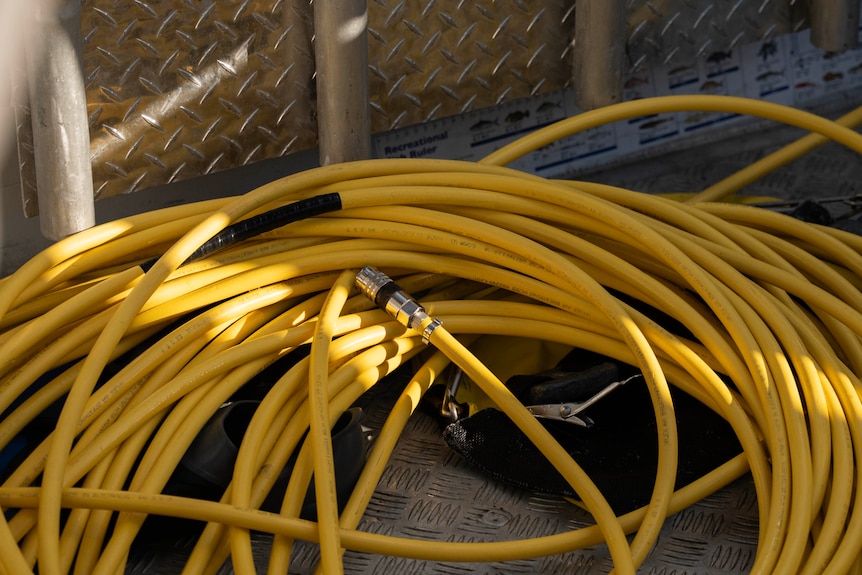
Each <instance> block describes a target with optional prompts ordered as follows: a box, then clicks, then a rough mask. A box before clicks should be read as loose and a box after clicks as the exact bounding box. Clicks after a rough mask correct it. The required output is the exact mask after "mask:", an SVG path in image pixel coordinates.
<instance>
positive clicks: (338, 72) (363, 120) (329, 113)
mask: <svg viewBox="0 0 862 575" xmlns="http://www.w3.org/2000/svg"><path fill="white" fill-rule="evenodd" d="M314 59H315V64H316V66H317V72H316V75H317V126H318V140H319V146H320V163H321V164H322V165H325V164H333V163H338V162H347V161H351V160H363V159H367V158H369V157H371V118H370V113H369V105H368V103H369V90H368V6H367V1H366V0H317V1H316V2H315V3H314Z"/></svg>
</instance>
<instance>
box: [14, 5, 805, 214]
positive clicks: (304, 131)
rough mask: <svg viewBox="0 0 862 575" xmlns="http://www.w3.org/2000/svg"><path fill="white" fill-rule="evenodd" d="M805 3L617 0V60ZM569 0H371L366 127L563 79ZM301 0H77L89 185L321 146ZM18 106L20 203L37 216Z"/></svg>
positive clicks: (703, 44) (773, 30)
mask: <svg viewBox="0 0 862 575" xmlns="http://www.w3.org/2000/svg"><path fill="white" fill-rule="evenodd" d="M801 4H802V2H801V1H796V2H794V0H714V1H704V0H649V1H648V0H626V2H625V8H626V10H627V17H628V33H627V37H626V38H621V39H620V41H621V42H622V41H625V42H626V43H627V47H628V49H627V54H628V59H629V62H628V67H629V68H630V69H632V70H634V69H639V68H642V67H644V66H647V65H654V64H656V63H659V64H661V65H674V64H676V63H686V62H689V61H691V59H693V58H696V57H716V58H718V57H721V56H722V55H723V54H724V53H725V52H726V51H729V50H732V49H733V48H734V47H735V46H736V45H738V44H740V43H744V42H750V41H753V40H757V39H760V38H763V37H768V36H770V35H774V34H778V33H782V32H786V31H789V30H792V29H794V28H798V27H801V26H805V14H804V10H803V8H802V6H801ZM574 8H575V4H574V2H573V0H478V1H475V2H474V1H470V2H467V1H465V0H415V1H413V0H410V1H408V0H369V3H368V17H369V22H368V26H369V63H370V66H369V67H370V70H369V82H370V87H371V101H370V105H371V108H372V117H371V118H372V131H374V132H383V131H387V130H391V129H393V128H397V127H403V126H407V125H413V124H418V123H421V122H425V121H428V120H430V119H435V118H441V117H446V116H451V115H454V114H458V113H461V112H464V111H468V110H475V109H480V108H485V107H488V106H493V105H495V104H499V103H501V102H504V101H509V100H514V99H517V98H523V97H527V96H530V95H535V94H541V93H545V92H551V91H556V90H560V89H562V88H565V87H566V86H567V85H568V84H569V83H570V77H571V68H572V63H571V50H572V45H573V43H572V31H573V30H574V12H575V10H574ZM312 9H313V6H312V3H311V2H310V0H215V1H214V0H83V1H82V14H83V15H82V36H83V39H84V75H85V78H86V87H87V100H88V112H89V121H90V137H91V157H92V165H93V172H94V182H95V190H96V195H97V197H106V196H111V195H116V194H122V193H128V192H133V191H137V190H141V189H145V188H149V187H152V186H156V185H159V184H164V183H170V182H175V181H180V180H182V179H186V178H190V177H194V176H198V175H202V174H208V173H212V172H216V171H218V170H223V169H227V168H230V167H235V166H240V165H244V164H248V163H252V162H257V161H260V160H263V159H266V158H272V157H278V156H281V155H284V154H288V153H291V152H293V151H298V150H302V149H307V148H311V147H313V146H315V145H316V143H317V133H316V130H317V122H316V118H315V93H314V92H315V90H314V48H313V30H312V27H313V26H312ZM26 111H27V105H26V102H22V103H21V106H20V108H19V112H20V113H19V117H20V118H22V120H21V121H20V122H19V124H20V126H19V128H20V130H19V140H20V141H21V142H22V145H21V146H20V149H21V164H22V170H21V172H22V179H23V182H24V188H25V189H24V192H25V206H26V207H27V211H28V213H29V214H31V215H33V214H35V213H36V202H35V189H36V182H35V177H34V173H33V169H32V157H31V156H30V154H32V146H30V145H29V143H30V140H31V138H30V136H29V134H28V129H29V120H28V118H27V117H26Z"/></svg>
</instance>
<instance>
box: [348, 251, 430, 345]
mask: <svg viewBox="0 0 862 575" xmlns="http://www.w3.org/2000/svg"><path fill="white" fill-rule="evenodd" d="M356 286H357V287H358V288H359V289H360V290H361V291H362V293H363V294H364V295H365V297H367V298H368V299H370V300H371V301H373V302H374V304H375V305H377V307H379V308H380V309H382V310H383V311H385V312H386V313H388V314H389V315H391V316H392V317H393V318H394V319H395V321H397V322H398V323H400V324H401V325H403V326H404V327H409V328H412V329H415V330H417V331H420V332H422V341H424V342H425V343H428V340H429V339H430V337H431V332H433V331H434V330H435V329H436V328H437V327H439V326H440V325H441V322H440V320H439V319H437V318H431V317H429V316H428V313H427V312H426V311H425V308H423V307H422V305H421V304H420V303H419V302H418V301H416V299H415V298H413V296H411V295H410V294H408V293H407V292H406V291H404V289H403V288H402V287H401V286H399V285H398V284H397V283H395V282H394V281H393V280H392V279H391V278H390V277H389V276H387V275H386V274H384V273H383V272H381V271H380V270H378V269H377V268H375V267H373V266H365V267H363V268H362V269H361V270H359V273H357V274H356Z"/></svg>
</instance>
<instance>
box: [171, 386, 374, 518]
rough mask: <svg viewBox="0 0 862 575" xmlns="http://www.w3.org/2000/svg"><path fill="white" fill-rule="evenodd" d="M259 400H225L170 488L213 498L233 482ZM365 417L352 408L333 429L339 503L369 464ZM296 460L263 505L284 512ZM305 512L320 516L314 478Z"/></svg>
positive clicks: (182, 464) (195, 495)
mask: <svg viewBox="0 0 862 575" xmlns="http://www.w3.org/2000/svg"><path fill="white" fill-rule="evenodd" d="M258 405H259V402H257V401H253V400H243V401H235V402H232V403H227V404H225V405H224V406H222V407H221V408H220V409H219V410H218V411H217V412H216V414H215V415H214V416H213V417H212V418H211V419H210V421H208V422H207V424H206V425H205V426H204V428H203V429H202V430H201V432H200V433H199V434H198V437H197V438H195V441H194V442H193V443H192V444H191V445H190V446H189V449H188V451H187V452H186V454H185V455H184V456H183V458H182V460H181V461H180V464H179V466H178V468H177V470H176V472H175V473H174V476H173V477H172V479H171V482H170V483H169V485H168V486H167V487H166V492H168V493H171V494H174V495H188V496H192V497H197V498H201V499H210V500H217V499H218V498H219V497H221V495H222V493H224V490H225V488H226V487H227V486H228V484H229V483H230V480H231V476H232V475H233V468H234V463H235V462H236V456H237V451H238V448H239V445H240V443H241V442H242V438H243V436H244V435H245V431H246V429H247V428H248V424H249V422H250V421H251V418H252V416H253V415H254V412H255V410H256V409H257V406H258ZM361 419H362V410H361V409H360V408H358V407H354V408H351V409H349V410H347V411H346V412H345V413H344V414H342V416H341V417H340V418H339V419H338V421H337V422H336V424H335V426H333V429H332V451H333V456H334V458H335V476H336V477H335V478H336V487H337V494H338V502H339V505H344V504H345V503H346V502H347V498H348V497H349V496H350V492H351V491H352V490H353V486H354V485H355V484H356V480H357V479H358V478H359V474H360V473H361V472H362V467H363V465H364V464H365V456H366V453H367V442H366V439H365V436H364V433H363V431H362V427H361V425H360V421H361ZM295 462H296V453H294V455H293V456H291V458H290V459H289V461H288V463H287V465H286V466H285V469H284V470H283V471H282V473H281V474H280V475H279V478H278V480H277V481H276V483H275V485H274V486H273V488H272V490H271V491H270V494H269V496H268V497H267V499H266V501H265V502H264V504H263V505H262V506H261V508H262V509H265V510H267V511H272V512H276V513H277V512H278V510H279V508H280V507H281V501H282V499H283V497H284V492H285V489H286V488H287V482H288V480H289V479H290V475H291V472H292V471H293V466H294V464H295ZM300 516H301V517H303V518H305V519H311V520H313V519H315V518H316V516H317V509H316V505H315V500H314V485H313V484H312V485H311V486H310V488H309V491H308V493H307V495H306V498H305V500H304V503H303V506H302V513H301V514H300Z"/></svg>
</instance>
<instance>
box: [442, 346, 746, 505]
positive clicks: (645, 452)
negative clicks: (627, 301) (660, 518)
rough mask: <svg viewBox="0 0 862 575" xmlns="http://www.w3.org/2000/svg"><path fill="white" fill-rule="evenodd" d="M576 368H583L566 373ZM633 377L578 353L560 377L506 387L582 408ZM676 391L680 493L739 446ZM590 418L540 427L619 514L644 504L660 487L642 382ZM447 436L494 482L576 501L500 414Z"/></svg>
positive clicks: (475, 419) (486, 413) (468, 421)
mask: <svg viewBox="0 0 862 575" xmlns="http://www.w3.org/2000/svg"><path fill="white" fill-rule="evenodd" d="M573 362H574V365H577V364H580V366H581V367H582V369H580V370H578V371H569V370H572V368H573V367H574V366H573ZM633 373H637V370H636V369H635V368H634V367H632V366H629V365H626V364H621V363H618V362H614V361H613V360H610V359H609V358H604V357H603V356H599V355H597V354H591V353H589V352H583V351H582V350H576V352H575V353H573V354H570V356H567V358H566V359H564V361H563V362H561V364H560V366H558V368H557V369H556V370H552V372H545V373H543V374H537V375H536V376H516V377H513V378H511V379H510V380H509V382H507V385H510V388H511V389H512V390H513V392H514V393H515V395H516V396H518V397H519V398H521V399H522V401H523V400H524V399H525V398H528V397H531V396H532V395H535V393H534V388H536V389H537V393H538V395H540V396H541V397H542V399H543V400H544V401H550V400H553V401H560V402H562V401H583V400H584V399H587V398H588V397H589V396H591V395H592V394H593V393H595V390H596V389H597V388H601V387H603V386H604V385H607V384H608V383H612V382H613V381H615V380H617V378H625V377H628V376H630V375H631V374H633ZM549 374H550V375H552V377H549ZM564 374H565V375H564ZM603 378H608V379H606V380H605V379H603ZM581 384H582V385H581ZM551 392H552V393H551ZM671 392H672V393H671V394H672V396H673V402H674V407H675V411H676V419H677V426H678V432H679V440H680V448H679V467H678V472H677V480H676V485H677V487H682V486H684V485H687V484H689V483H691V482H692V481H693V480H695V479H697V478H699V477H701V476H702V475H704V474H705V473H707V472H709V471H711V470H713V469H715V468H716V467H718V466H719V465H721V464H723V463H725V462H727V461H728V460H730V459H731V458H733V457H734V456H736V455H738V454H739V453H740V452H741V447H740V445H739V442H738V441H737V439H736V436H735V435H734V433H733V430H732V429H731V427H730V425H729V424H728V423H727V422H726V421H725V420H724V419H723V418H722V417H720V416H719V415H717V414H716V413H714V412H713V411H711V410H710V409H709V408H707V407H706V406H704V405H703V404H701V403H700V402H698V401H697V400H695V399H694V398H692V397H691V396H689V395H687V394H685V393H683V392H681V391H679V390H677V389H674V388H672V390H671ZM533 398H534V397H533ZM585 413H586V414H588V415H589V417H590V419H591V420H592V422H593V425H592V426H590V427H587V428H584V427H580V426H576V425H572V424H571V423H566V422H562V421H549V420H539V421H540V422H541V423H542V425H544V426H545V428H546V429H548V430H549V431H550V432H551V434H552V435H553V436H554V438H555V439H557V441H559V442H560V444H561V445H562V446H563V447H564V448H565V449H566V451H567V452H568V453H569V454H570V455H571V456H572V458H573V459H574V460H575V461H576V462H577V463H578V464H579V465H580V466H581V467H582V468H583V469H584V470H585V471H586V472H587V474H588V475H589V476H590V478H591V479H592V480H593V481H594V482H595V483H596V485H597V486H598V487H599V489H600V490H601V491H602V493H603V494H604V495H605V497H606V498H607V500H608V502H609V503H610V504H611V506H612V507H613V509H614V511H616V512H617V513H625V512H627V511H631V510H633V509H636V508H638V507H640V506H643V505H646V504H647V503H648V502H649V499H650V495H651V493H652V488H653V484H654V483H655V475H656V470H657V465H658V464H657V460H658V439H657V433H656V428H657V426H656V422H655V416H654V413H653V408H652V402H651V400H650V396H649V391H648V390H647V388H646V384H645V382H644V380H643V378H640V377H638V378H635V379H633V380H631V381H630V382H629V383H626V384H625V385H623V386H622V387H620V388H618V389H616V390H615V391H614V392H613V393H611V394H609V395H608V396H607V397H605V398H603V399H601V400H600V401H598V402H597V403H596V404H594V405H592V406H590V407H589V408H587V410H585ZM443 436H444V438H445V439H446V442H447V443H448V444H449V446H450V447H451V448H452V449H453V450H454V451H456V452H457V453H459V454H460V455H461V456H462V457H463V458H464V459H466V460H467V461H468V462H470V463H471V464H473V465H475V466H476V467H478V468H479V469H481V470H482V471H483V472H484V473H486V474H488V475H490V476H491V477H494V478H496V479H498V480H501V481H503V482H506V483H509V484H512V485H516V486H518V487H521V488H524V489H528V490H531V491H536V492H543V493H552V494H558V495H565V496H571V497H577V494H576V493H575V492H574V490H573V489H572V487H571V486H570V485H569V484H568V483H567V482H566V481H565V480H564V479H563V477H562V476H561V475H560V474H559V472H557V470H556V469H554V467H553V466H552V465H551V463H550V462H549V461H548V460H547V459H546V458H545V456H544V455H542V453H541V452H540V451H539V450H538V448H536V447H535V446H534V445H533V444H532V443H531V442H530V440H529V439H528V438H527V437H526V435H524V433H523V432H522V431H521V430H520V429H519V428H518V427H517V426H516V425H515V424H514V423H512V422H511V420H510V419H509V418H508V417H507V416H506V415H505V414H504V413H503V412H501V411H499V410H496V409H484V410H481V411H479V412H477V413H476V414H475V415H472V416H471V417H467V418H464V419H461V420H459V421H456V422H454V423H452V424H450V425H448V426H447V427H446V428H445V430H444V433H443Z"/></svg>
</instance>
